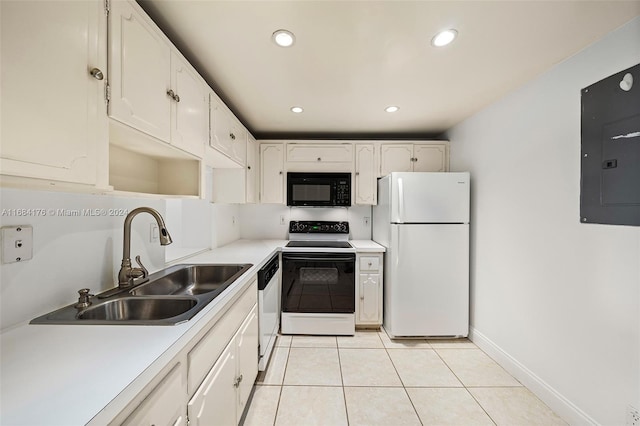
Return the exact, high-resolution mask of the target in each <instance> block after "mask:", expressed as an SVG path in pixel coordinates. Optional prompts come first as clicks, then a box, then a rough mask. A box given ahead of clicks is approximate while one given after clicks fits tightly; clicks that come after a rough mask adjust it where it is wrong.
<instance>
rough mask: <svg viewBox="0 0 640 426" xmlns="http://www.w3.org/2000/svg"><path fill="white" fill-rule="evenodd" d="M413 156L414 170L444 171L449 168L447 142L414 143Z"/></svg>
mask: <svg viewBox="0 0 640 426" xmlns="http://www.w3.org/2000/svg"><path fill="white" fill-rule="evenodd" d="M413 158H414V161H413V171H414V172H446V171H448V170H449V153H448V146H447V144H415V145H414V146H413Z"/></svg>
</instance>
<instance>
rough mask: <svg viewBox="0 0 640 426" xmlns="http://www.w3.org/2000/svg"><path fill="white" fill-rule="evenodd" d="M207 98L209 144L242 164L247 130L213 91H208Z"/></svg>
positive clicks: (244, 160) (245, 154)
mask: <svg viewBox="0 0 640 426" xmlns="http://www.w3.org/2000/svg"><path fill="white" fill-rule="evenodd" d="M209 98H210V107H209V114H210V117H209V126H210V133H209V146H211V148H214V149H215V150H217V151H219V152H221V153H222V154H224V155H225V156H227V157H228V158H230V159H232V160H233V161H234V162H236V163H238V164H239V165H241V166H244V165H245V164H246V162H247V134H248V132H247V131H246V130H245V128H244V126H242V124H240V122H239V121H238V120H237V119H236V117H235V116H234V115H233V114H232V113H231V111H229V109H228V108H227V107H226V105H224V104H223V103H222V101H221V100H220V99H218V97H217V96H216V95H215V94H214V93H210V94H209Z"/></svg>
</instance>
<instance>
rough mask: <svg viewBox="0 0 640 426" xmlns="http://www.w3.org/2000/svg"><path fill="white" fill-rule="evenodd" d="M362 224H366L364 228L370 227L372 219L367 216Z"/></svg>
mask: <svg viewBox="0 0 640 426" xmlns="http://www.w3.org/2000/svg"><path fill="white" fill-rule="evenodd" d="M362 222H363V223H364V226H369V224H370V223H371V219H370V218H369V217H368V216H365V217H364V219H363V220H362Z"/></svg>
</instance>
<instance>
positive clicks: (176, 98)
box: [173, 93, 180, 102]
mask: <svg viewBox="0 0 640 426" xmlns="http://www.w3.org/2000/svg"><path fill="white" fill-rule="evenodd" d="M173 100H174V101H176V102H180V95H178V94H177V93H176V96H175V97H174V98H173Z"/></svg>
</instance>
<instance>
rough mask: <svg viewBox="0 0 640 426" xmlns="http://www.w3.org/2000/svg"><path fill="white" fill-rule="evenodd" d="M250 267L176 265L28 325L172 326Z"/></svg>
mask: <svg viewBox="0 0 640 426" xmlns="http://www.w3.org/2000/svg"><path fill="white" fill-rule="evenodd" d="M252 266H253V265H252V264H228V265H176V266H172V267H170V268H167V269H164V270H162V271H160V272H157V273H155V274H151V275H150V276H149V280H148V281H145V282H143V283H141V284H139V285H135V286H134V287H131V288H130V289H125V290H120V289H113V290H109V291H107V292H104V293H102V294H98V295H97V296H94V297H92V298H91V302H92V303H91V305H89V306H88V307H86V308H83V309H79V308H76V307H75V305H69V306H66V307H64V308H62V309H58V310H57V311H53V312H50V313H48V314H46V315H43V316H41V317H38V318H36V319H34V320H32V321H31V324H128V325H175V324H180V323H182V322H185V321H188V320H190V319H191V318H193V317H194V316H195V315H196V314H197V313H198V312H200V310H202V308H204V307H205V306H206V305H207V304H208V303H209V302H211V301H212V300H213V299H215V298H216V297H217V296H219V295H220V294H221V293H222V292H223V291H224V290H225V289H226V288H227V287H229V286H230V285H231V284H232V283H233V282H234V281H235V280H237V279H238V278H239V277H240V276H241V275H242V274H244V273H245V272H246V271H247V270H248V269H249V268H251V267H252Z"/></svg>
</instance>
